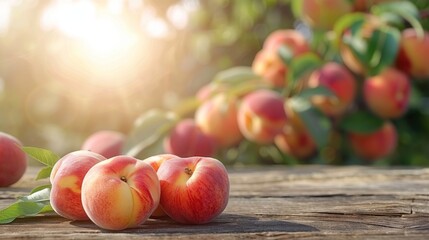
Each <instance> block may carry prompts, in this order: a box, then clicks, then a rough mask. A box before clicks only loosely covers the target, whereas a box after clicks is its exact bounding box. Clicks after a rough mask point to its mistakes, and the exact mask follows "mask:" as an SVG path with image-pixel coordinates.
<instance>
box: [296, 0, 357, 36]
mask: <svg viewBox="0 0 429 240" xmlns="http://www.w3.org/2000/svg"><path fill="white" fill-rule="evenodd" d="M295 2H296V3H297V4H300V6H299V7H298V9H300V12H297V13H295V14H296V15H297V16H296V17H298V18H300V19H301V20H303V21H304V22H305V23H307V24H308V25H309V26H310V27H312V28H316V29H323V30H330V29H332V28H333V27H334V25H335V23H336V22H337V20H338V19H339V18H341V17H342V16H343V15H345V14H347V13H350V12H352V11H353V5H352V1H349V0H301V1H295Z"/></svg>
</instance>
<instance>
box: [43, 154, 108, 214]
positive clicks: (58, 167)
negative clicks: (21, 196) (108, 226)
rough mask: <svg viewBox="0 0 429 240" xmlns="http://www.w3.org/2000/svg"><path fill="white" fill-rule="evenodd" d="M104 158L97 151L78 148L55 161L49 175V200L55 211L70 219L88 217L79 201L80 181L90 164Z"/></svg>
mask: <svg viewBox="0 0 429 240" xmlns="http://www.w3.org/2000/svg"><path fill="white" fill-rule="evenodd" d="M105 159H106V158H105V157H103V156H102V155H100V154H98V153H94V152H90V151H86V150H79V151H74V152H71V153H69V154H67V155H65V156H64V157H62V158H61V159H60V160H58V162H56V163H55V165H54V167H53V168H52V171H51V175H50V181H51V184H52V188H51V195H50V202H51V205H52V208H53V209H54V210H55V212H56V213H58V214H59V215H60V216H62V217H65V218H67V219H71V220H88V219H89V218H88V216H87V214H86V213H85V211H84V209H83V206H82V201H81V187H82V181H83V178H84V177H85V175H86V173H87V172H88V170H89V169H90V168H91V167H92V166H94V165H95V164H97V163H99V162H101V161H103V160H105Z"/></svg>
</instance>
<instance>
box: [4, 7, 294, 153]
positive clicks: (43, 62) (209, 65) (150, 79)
mask: <svg viewBox="0 0 429 240" xmlns="http://www.w3.org/2000/svg"><path fill="white" fill-rule="evenodd" d="M286 3H287V2H286V1H225V0H216V1H198V0H171V1H142V0H100V1H88V0H82V1H80V0H39V1H38V0H23V1H16V0H0V131H4V132H7V133H10V134H12V135H14V136H16V137H17V138H19V139H20V140H21V141H22V142H23V143H24V144H25V145H28V146H38V147H43V148H48V149H51V150H53V151H54V152H57V153H58V154H63V153H66V152H68V151H70V150H74V149H76V148H78V147H80V145H81V143H82V141H83V139H84V138H85V137H87V136H88V135H89V134H90V133H92V132H94V131H96V130H99V129H113V130H118V131H121V132H125V133H126V132H127V131H128V130H129V128H130V127H132V123H133V121H134V120H135V118H136V117H137V116H138V115H140V114H141V113H142V112H144V111H146V110H148V109H150V108H154V107H168V105H171V104H174V103H175V102H177V100H178V99H180V98H183V97H186V96H188V95H191V94H194V93H195V92H196V90H197V89H198V88H199V87H201V86H202V85H203V84H205V83H206V82H208V81H210V80H211V78H212V77H213V75H214V74H215V73H216V72H217V71H219V70H220V69H225V68H228V67H231V66H235V65H250V64H251V62H252V60H253V57H254V55H255V53H256V52H257V50H259V48H260V46H261V44H262V42H263V40H264V38H265V36H266V35H268V33H270V32H271V31H273V30H274V29H278V28H286V27H291V26H292V24H293V22H292V18H291V16H290V15H291V14H290V9H289V6H288V5H287V4H286Z"/></svg>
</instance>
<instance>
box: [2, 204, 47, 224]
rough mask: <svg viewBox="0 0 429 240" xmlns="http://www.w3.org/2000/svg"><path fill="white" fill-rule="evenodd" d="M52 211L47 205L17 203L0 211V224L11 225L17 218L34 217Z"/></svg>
mask: <svg viewBox="0 0 429 240" xmlns="http://www.w3.org/2000/svg"><path fill="white" fill-rule="evenodd" d="M48 211H52V208H51V207H50V205H49V203H48V204H47V203H39V202H24V201H18V202H15V203H13V204H12V205H10V206H8V207H6V208H4V209H2V210H0V224H6V223H11V222H12V221H13V220H15V219H16V218H18V217H26V216H34V215H36V214H39V213H43V212H48Z"/></svg>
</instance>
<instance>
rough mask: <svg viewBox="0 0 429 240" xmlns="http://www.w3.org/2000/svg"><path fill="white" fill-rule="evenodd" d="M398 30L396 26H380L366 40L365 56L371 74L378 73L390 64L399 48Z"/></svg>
mask: <svg viewBox="0 0 429 240" xmlns="http://www.w3.org/2000/svg"><path fill="white" fill-rule="evenodd" d="M399 40H400V32H399V30H397V29H396V28H390V27H381V28H378V29H375V30H374V31H373V33H372V35H371V38H370V39H369V40H368V52H367V55H368V56H367V58H368V59H369V61H368V64H367V65H368V67H369V72H370V74H371V75H376V74H378V73H380V72H381V71H382V70H383V69H384V68H386V67H389V66H391V65H392V64H393V63H394V61H395V59H396V55H397V53H398V50H399Z"/></svg>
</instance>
